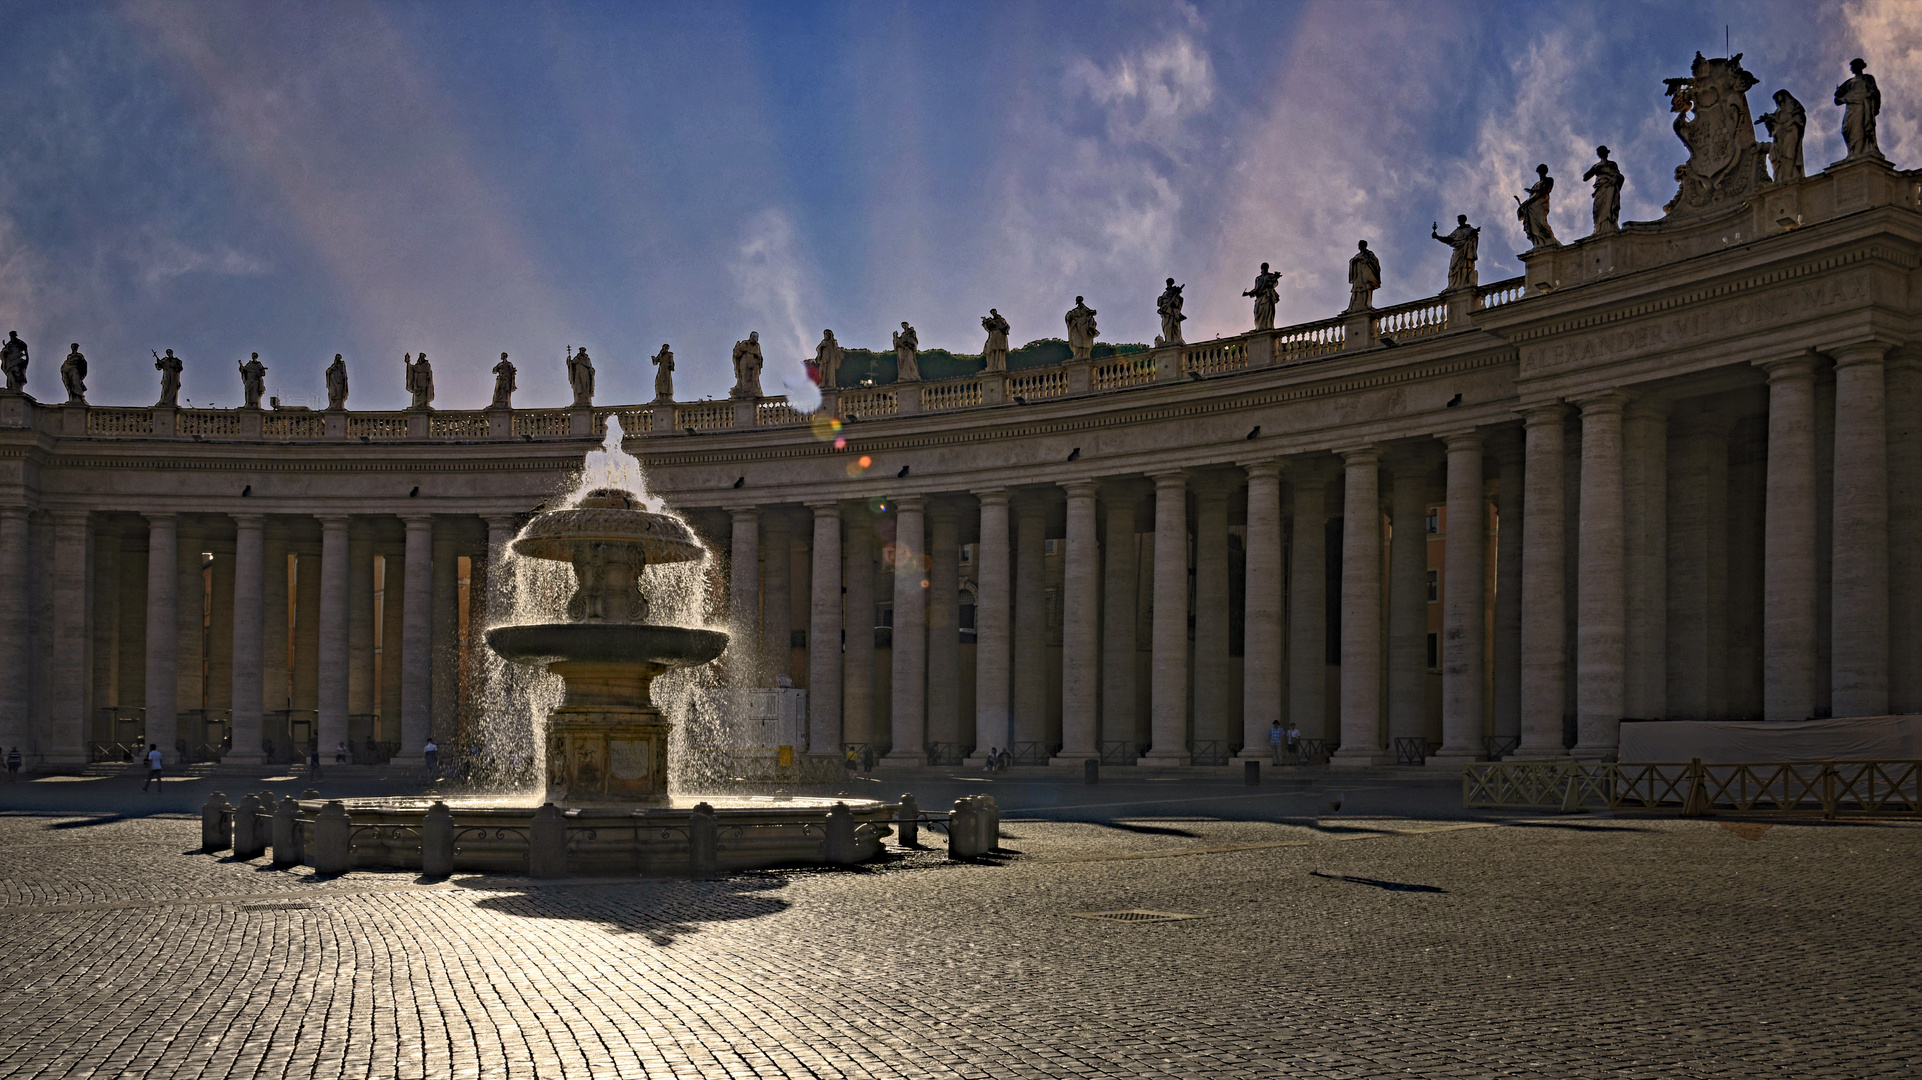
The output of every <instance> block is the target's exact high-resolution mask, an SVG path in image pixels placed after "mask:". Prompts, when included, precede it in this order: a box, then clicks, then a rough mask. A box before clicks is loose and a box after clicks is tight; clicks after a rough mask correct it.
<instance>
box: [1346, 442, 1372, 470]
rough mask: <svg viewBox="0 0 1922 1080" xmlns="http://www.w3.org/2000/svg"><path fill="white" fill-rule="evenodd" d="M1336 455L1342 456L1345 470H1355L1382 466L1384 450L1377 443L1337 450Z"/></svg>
mask: <svg viewBox="0 0 1922 1080" xmlns="http://www.w3.org/2000/svg"><path fill="white" fill-rule="evenodd" d="M1335 453H1337V454H1340V455H1341V462H1342V465H1343V467H1344V468H1349V469H1353V468H1357V467H1366V466H1369V465H1380V464H1381V456H1382V449H1381V447H1380V446H1379V445H1377V444H1375V443H1364V444H1362V445H1360V446H1348V447H1343V448H1341V449H1339V450H1336V451H1335Z"/></svg>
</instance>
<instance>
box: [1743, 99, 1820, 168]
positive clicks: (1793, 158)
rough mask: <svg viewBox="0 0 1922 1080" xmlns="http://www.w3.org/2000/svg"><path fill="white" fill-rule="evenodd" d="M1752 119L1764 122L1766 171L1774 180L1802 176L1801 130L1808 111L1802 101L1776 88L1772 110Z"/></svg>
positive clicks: (1759, 122) (1806, 120) (1806, 119)
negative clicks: (1766, 157) (1766, 134)
mask: <svg viewBox="0 0 1922 1080" xmlns="http://www.w3.org/2000/svg"><path fill="white" fill-rule="evenodd" d="M1755 122H1756V123H1758V124H1766V125H1768V131H1769V140H1770V141H1769V144H1768V152H1769V171H1770V173H1771V175H1772V178H1773V179H1774V180H1775V182H1776V183H1778V184H1785V183H1792V182H1794V181H1796V180H1800V179H1802V132H1803V131H1805V130H1807V129H1808V125H1809V114H1808V111H1807V110H1806V109H1804V108H1802V103H1801V102H1799V101H1797V100H1795V95H1794V94H1791V93H1789V92H1788V91H1787V90H1777V91H1776V92H1775V111H1774V112H1765V113H1763V114H1762V116H1761V119H1759V120H1757V121H1755Z"/></svg>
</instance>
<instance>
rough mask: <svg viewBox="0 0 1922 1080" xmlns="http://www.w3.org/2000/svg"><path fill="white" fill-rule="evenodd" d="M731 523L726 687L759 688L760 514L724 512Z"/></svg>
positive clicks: (737, 510)
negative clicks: (732, 526)
mask: <svg viewBox="0 0 1922 1080" xmlns="http://www.w3.org/2000/svg"><path fill="white" fill-rule="evenodd" d="M728 514H729V515H730V516H731V517H732V519H733V523H734V529H733V536H732V540H731V542H730V549H729V553H728V566H727V584H728V611H727V615H728V622H727V629H728V633H729V634H731V635H733V636H732V637H731V638H730V639H729V641H728V646H727V684H728V685H729V686H736V687H745V686H759V685H761V672H760V665H761V643H760V640H759V639H760V636H761V635H760V627H761V511H760V509H759V508H758V507H753V506H736V507H732V508H730V509H729V510H728Z"/></svg>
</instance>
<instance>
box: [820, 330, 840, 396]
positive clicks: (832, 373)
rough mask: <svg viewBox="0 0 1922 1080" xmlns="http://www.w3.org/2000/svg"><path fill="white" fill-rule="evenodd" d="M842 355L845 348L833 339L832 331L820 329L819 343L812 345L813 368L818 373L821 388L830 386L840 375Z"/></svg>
mask: <svg viewBox="0 0 1922 1080" xmlns="http://www.w3.org/2000/svg"><path fill="white" fill-rule="evenodd" d="M843 355H845V350H843V349H842V348H841V343H840V342H838V341H836V340H834V331H832V330H823V331H821V343H820V344H819V345H816V346H815V347H814V370H815V371H816V372H818V373H819V374H820V376H821V386H822V387H823V388H832V387H833V386H834V380H835V379H836V378H839V377H840V374H841V357H842V356H843Z"/></svg>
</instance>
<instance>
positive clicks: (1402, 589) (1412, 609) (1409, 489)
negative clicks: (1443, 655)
mask: <svg viewBox="0 0 1922 1080" xmlns="http://www.w3.org/2000/svg"><path fill="white" fill-rule="evenodd" d="M1393 473H1394V483H1395V490H1394V493H1393V494H1392V495H1391V496H1390V503H1389V520H1390V521H1391V522H1392V527H1393V532H1392V534H1391V535H1390V538H1389V543H1388V748H1389V750H1390V751H1392V750H1393V749H1394V747H1395V740H1396V739H1415V738H1423V737H1425V736H1426V735H1427V732H1428V473H1429V462H1428V455H1427V454H1424V453H1418V452H1414V451H1410V452H1407V453H1405V454H1403V455H1401V456H1399V457H1397V458H1396V459H1395V461H1394V462H1393Z"/></svg>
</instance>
